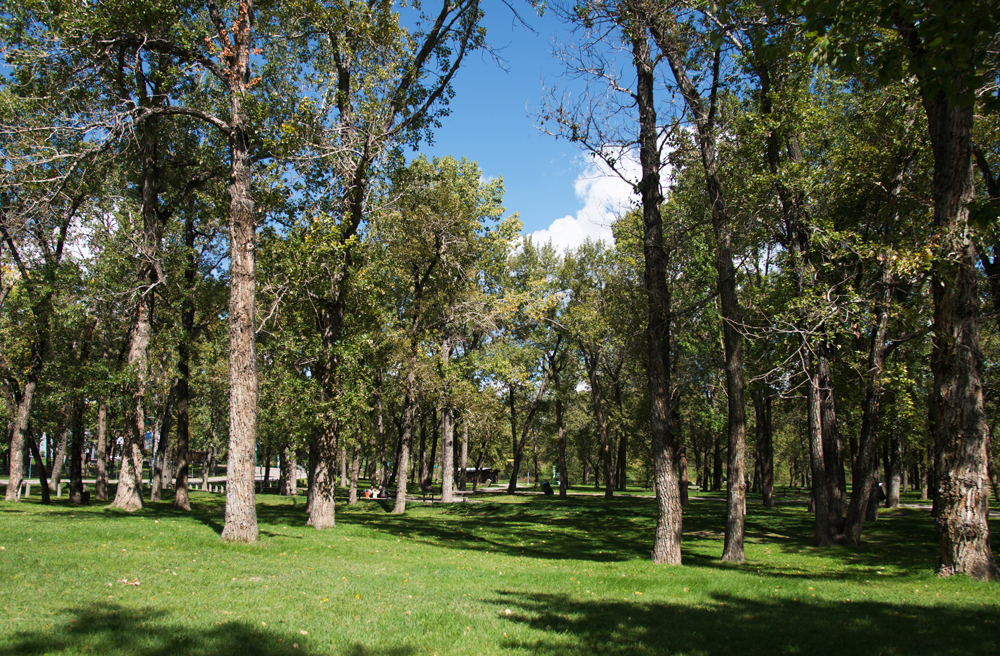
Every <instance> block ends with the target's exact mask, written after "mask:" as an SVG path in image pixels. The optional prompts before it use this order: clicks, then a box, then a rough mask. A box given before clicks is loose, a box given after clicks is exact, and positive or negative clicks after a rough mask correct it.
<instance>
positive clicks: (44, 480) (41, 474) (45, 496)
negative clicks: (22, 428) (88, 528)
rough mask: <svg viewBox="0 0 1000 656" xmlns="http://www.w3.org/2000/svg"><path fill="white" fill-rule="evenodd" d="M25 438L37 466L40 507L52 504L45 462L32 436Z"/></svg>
mask: <svg viewBox="0 0 1000 656" xmlns="http://www.w3.org/2000/svg"><path fill="white" fill-rule="evenodd" d="M25 437H26V441H27V443H28V449H29V450H30V451H31V455H32V457H34V459H35V463H36V464H37V465H38V482H39V483H40V484H41V485H39V487H40V488H41V489H42V505H43V506H47V505H49V504H51V503H52V497H51V496H50V494H49V481H48V476H46V474H45V460H43V459H42V454H41V453H39V451H38V444H37V443H36V442H35V438H34V436H32V435H31V434H30V432H29V434H28V435H26V436H25ZM77 503H79V502H77Z"/></svg>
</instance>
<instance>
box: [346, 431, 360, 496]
mask: <svg viewBox="0 0 1000 656" xmlns="http://www.w3.org/2000/svg"><path fill="white" fill-rule="evenodd" d="M360 463H361V436H360V435H359V436H358V439H357V441H356V442H355V444H354V449H353V451H352V453H351V487H350V489H349V490H348V492H347V505H349V506H353V505H355V504H356V503H357V502H358V472H359V471H360V468H359V465H360Z"/></svg>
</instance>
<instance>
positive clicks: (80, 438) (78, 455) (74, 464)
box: [69, 399, 86, 504]
mask: <svg viewBox="0 0 1000 656" xmlns="http://www.w3.org/2000/svg"><path fill="white" fill-rule="evenodd" d="M72 428H73V440H72V444H71V445H70V450H69V501H70V503H75V504H83V503H84V500H85V499H86V495H84V493H83V458H84V450H83V447H84V444H83V442H84V439H85V436H84V434H83V400H82V399H81V400H78V401H77V402H76V403H74V404H73V421H72Z"/></svg>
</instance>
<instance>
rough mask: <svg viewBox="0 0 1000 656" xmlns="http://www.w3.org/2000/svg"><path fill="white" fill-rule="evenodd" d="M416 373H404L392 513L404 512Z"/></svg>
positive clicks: (411, 370) (414, 413) (414, 403)
mask: <svg viewBox="0 0 1000 656" xmlns="http://www.w3.org/2000/svg"><path fill="white" fill-rule="evenodd" d="M416 382H417V375H416V373H415V372H414V371H413V369H412V367H411V369H410V371H409V372H407V374H406V397H405V399H404V401H403V426H402V430H401V431H400V436H399V456H398V457H397V458H396V500H395V504H394V505H393V508H392V514H394V515H400V514H402V513H404V512H406V483H407V481H406V470H407V468H408V467H409V465H410V438H411V437H412V435H413V424H414V419H415V415H416V405H417V404H416V400H415V399H414V398H413V394H414V389H415V387H416Z"/></svg>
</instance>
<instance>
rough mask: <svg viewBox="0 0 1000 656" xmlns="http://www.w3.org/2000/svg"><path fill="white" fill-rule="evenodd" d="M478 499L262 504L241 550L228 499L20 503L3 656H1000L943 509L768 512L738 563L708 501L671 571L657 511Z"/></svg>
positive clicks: (759, 512) (10, 540) (994, 606)
mask: <svg viewBox="0 0 1000 656" xmlns="http://www.w3.org/2000/svg"><path fill="white" fill-rule="evenodd" d="M476 499H477V500H479V501H480V502H479V503H464V504H455V505H453V506H442V505H440V504H434V505H432V504H420V503H414V504H412V505H410V510H408V512H407V514H406V515H404V516H390V515H389V514H388V510H389V509H390V508H391V506H390V503H391V501H389V502H371V501H369V502H361V503H359V504H358V505H357V506H354V507H347V506H346V505H340V506H339V507H338V515H337V527H336V528H334V529H332V530H329V531H322V532H321V531H316V530H314V529H311V528H309V527H307V526H306V525H305V520H306V516H305V514H304V504H303V503H302V498H301V497H300V498H299V499H297V500H293V499H288V498H284V497H277V496H273V495H261V496H258V506H257V512H258V520H259V522H260V541H259V543H257V544H254V545H227V544H223V543H221V542H220V541H219V533H220V532H221V530H222V522H223V504H224V499H223V498H222V496H220V495H211V494H203V493H200V492H193V493H192V505H193V506H194V509H193V510H192V512H190V513H183V512H178V511H174V510H173V509H172V508H171V505H170V499H167V500H165V501H164V502H162V503H158V504H152V505H150V506H148V507H147V508H145V509H144V510H141V511H139V512H137V513H134V514H132V515H128V514H124V513H120V512H117V511H113V510H109V509H106V508H104V507H101V506H94V507H88V508H76V507H73V506H70V505H68V504H67V503H65V502H63V501H57V502H56V503H54V504H53V505H52V506H48V507H46V506H42V505H39V504H38V503H37V499H34V498H33V499H31V500H29V501H27V502H22V503H20V504H0V654H4V655H6V654H11V655H14V654H17V655H22V654H23V655H32V654H102V655H111V654H130V655H142V656H154V655H163V656H167V655H170V656H181V655H184V654H197V655H201V654H206V655H207V654H248V655H264V654H277V655H292V654H295V655H300V654H315V655H318V654H331V655H332V654H345V655H351V656H362V655H368V654H371V655H373V656H374V655H379V656H404V655H409V654H427V655H428V656H430V655H432V654H438V655H440V656H443V655H444V654H477V655H481V654H516V653H521V654H543V655H552V656H562V655H566V656H569V655H571V654H572V655H575V654H595V655H596V654H625V655H636V656H639V655H645V654H689V655H703V654H706V655H707V654H777V653H784V654H859V653H863V654H865V655H866V656H871V655H879V654H1000V586H998V585H997V584H982V583H976V582H973V581H971V580H969V579H968V578H965V577H956V578H952V579H937V578H936V577H935V576H934V569H933V568H934V564H935V559H936V555H935V554H936V547H935V544H934V531H933V525H932V523H931V520H930V517H929V515H928V513H927V511H926V510H916V509H912V510H907V509H902V510H895V511H891V512H884V513H883V515H882V517H881V518H880V520H879V521H878V522H876V523H875V524H869V525H866V527H865V531H866V536H865V537H866V544H865V547H864V548H862V549H845V548H840V547H837V548H825V549H818V548H814V547H812V546H810V544H809V536H811V534H812V526H811V517H810V516H809V515H808V514H807V513H806V511H805V509H804V507H800V506H779V507H777V508H774V509H770V510H765V509H764V508H762V507H761V506H759V505H752V504H751V505H750V506H749V514H748V516H747V545H746V555H747V562H746V564H745V565H743V566H739V567H736V566H727V565H722V564H720V563H719V562H718V558H719V555H720V554H721V551H722V535H721V530H722V526H723V521H724V520H723V516H724V511H725V507H724V504H723V503H721V502H720V501H719V500H718V499H712V498H700V499H696V500H693V501H692V503H691V504H690V505H689V506H688V507H687V508H686V509H685V519H684V563H685V564H684V566H682V567H665V566H656V565H652V564H651V563H650V562H649V561H648V552H649V549H650V542H649V541H650V538H651V535H652V532H653V527H654V524H655V506H654V503H653V501H652V499H648V498H643V499H637V498H633V499H615V500H614V501H611V502H605V501H604V500H603V499H599V498H594V497H578V498H571V499H569V500H564V501H561V500H558V499H552V498H545V497H540V496H534V495H530V496H529V495H526V496H519V497H516V498H509V497H506V496H504V495H496V494H487V495H479V496H478V497H476ZM991 529H992V531H993V535H996V534H997V533H998V532H1000V526H998V525H997V522H993V525H992V526H991Z"/></svg>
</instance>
